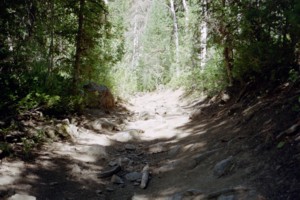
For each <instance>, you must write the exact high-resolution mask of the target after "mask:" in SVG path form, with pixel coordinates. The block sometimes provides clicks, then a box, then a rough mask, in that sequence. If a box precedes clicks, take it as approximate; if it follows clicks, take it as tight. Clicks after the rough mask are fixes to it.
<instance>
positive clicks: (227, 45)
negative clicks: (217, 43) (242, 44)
mask: <svg viewBox="0 0 300 200" xmlns="http://www.w3.org/2000/svg"><path fill="white" fill-rule="evenodd" d="M222 4H223V7H226V0H222ZM223 15H225V14H223ZM224 23H225V22H224V21H223V22H222V23H221V27H220V32H221V34H222V38H223V45H224V49H223V57H224V61H225V67H226V71H227V77H228V82H229V85H230V86H231V85H232V82H233V77H232V68H233V53H232V47H231V41H230V33H229V32H228V30H227V28H226V26H225V24H224Z"/></svg>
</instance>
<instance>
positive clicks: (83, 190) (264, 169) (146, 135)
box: [0, 85, 300, 200]
mask: <svg viewBox="0 0 300 200" xmlns="http://www.w3.org/2000/svg"><path fill="white" fill-rule="evenodd" d="M185 96H186V95H185V94H184V92H183V91H181V90H176V91H171V90H166V91H160V92H153V93H146V94H140V95H137V96H135V97H134V98H132V99H131V100H130V101H129V102H123V103H121V104H119V105H118V108H117V109H116V110H115V111H113V112H111V113H109V114H107V113H105V112H102V111H101V110H92V109H87V110H86V112H85V113H84V114H83V115H80V116H72V117H69V119H68V120H67V119H61V120H57V121H54V122H52V124H56V127H57V126H58V124H59V125H60V126H63V127H65V129H67V131H66V132H68V133H69V134H70V135H71V138H70V139H69V140H66V141H61V140H55V141H54V142H51V143H46V144H44V145H43V146H42V147H41V148H40V149H39V150H36V151H34V152H32V157H33V158H32V159H30V160H25V161H24V160H23V161H22V160H19V159H16V158H5V159H2V161H1V164H0V174H1V176H0V197H1V198H8V197H9V196H12V197H11V198H10V199H26V198H27V199H34V198H36V199H43V200H46V199H49V200H51V199H58V200H60V199H61V200H73V199H74V200H75V199H80V200H82V199H103V200H104V199H107V200H110V199H111V200H127V199H133V200H152V199H162V200H163V199H166V200H167V199H168V200H181V199H212V200H214V199H216V200H237V199H241V200H262V199H275V200H277V199H278V200H279V199H281V200H283V199H284V200H288V199H290V200H295V199H300V170H299V169H300V168H299V163H300V129H299V127H300V115H299V110H297V109H298V108H299V107H297V106H298V105H297V103H299V102H298V98H299V96H300V91H299V88H298V90H297V89H295V88H292V89H291V88H290V87H289V86H288V85H282V86H280V87H278V88H276V89H275V90H274V92H273V93H272V94H270V93H269V94H267V93H266V94H261V95H259V96H258V95H254V94H253V95H250V96H246V95H244V94H243V93H240V95H236V96H237V98H227V95H224V94H223V95H221V96H219V97H215V98H213V99H204V98H203V99H197V100H195V101H191V100H190V101H188V100H187V98H186V97H185ZM295 106H296V107H295ZM147 175H149V176H147ZM147 177H148V178H149V179H147ZM141 181H142V184H141ZM144 181H146V182H145V183H146V185H143V183H144ZM141 185H142V186H141Z"/></svg>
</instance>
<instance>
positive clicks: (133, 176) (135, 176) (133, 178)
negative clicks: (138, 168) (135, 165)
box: [125, 172, 142, 181]
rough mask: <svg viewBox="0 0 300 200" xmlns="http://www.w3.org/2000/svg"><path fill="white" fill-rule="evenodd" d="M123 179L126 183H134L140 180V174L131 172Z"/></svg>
mask: <svg viewBox="0 0 300 200" xmlns="http://www.w3.org/2000/svg"><path fill="white" fill-rule="evenodd" d="M125 178H126V179H127V180H128V181H136V180H138V179H141V178H142V173H140V172H131V173H128V174H126V175H125Z"/></svg>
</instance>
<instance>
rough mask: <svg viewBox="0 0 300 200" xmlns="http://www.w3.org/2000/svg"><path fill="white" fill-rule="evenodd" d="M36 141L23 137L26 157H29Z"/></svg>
mask: <svg viewBox="0 0 300 200" xmlns="http://www.w3.org/2000/svg"><path fill="white" fill-rule="evenodd" d="M35 145H36V143H35V142H34V141H33V140H32V139H28V138H22V147H23V153H24V156H25V158H29V157H30V155H31V153H32V150H33V148H34V147H35Z"/></svg>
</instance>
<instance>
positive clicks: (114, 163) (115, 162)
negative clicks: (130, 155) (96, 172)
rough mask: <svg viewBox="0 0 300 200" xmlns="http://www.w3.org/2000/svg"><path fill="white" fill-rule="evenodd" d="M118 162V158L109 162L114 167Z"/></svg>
mask: <svg viewBox="0 0 300 200" xmlns="http://www.w3.org/2000/svg"><path fill="white" fill-rule="evenodd" d="M117 164H118V161H116V160H114V161H110V162H109V163H108V165H109V166H111V167H114V166H116V165H117Z"/></svg>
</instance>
